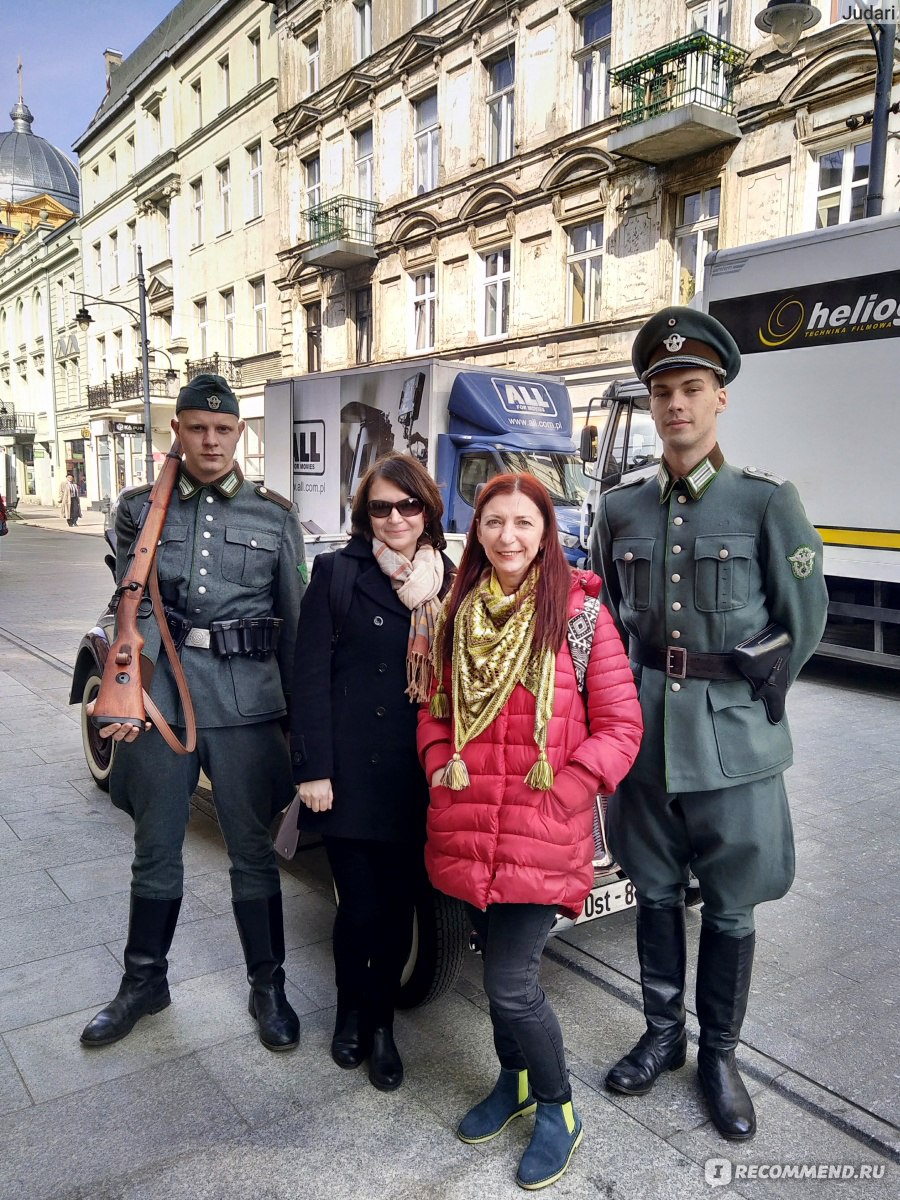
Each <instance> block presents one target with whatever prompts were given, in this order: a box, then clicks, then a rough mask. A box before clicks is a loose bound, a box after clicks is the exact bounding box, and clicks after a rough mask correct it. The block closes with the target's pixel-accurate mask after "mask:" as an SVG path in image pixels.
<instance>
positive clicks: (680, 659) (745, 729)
mask: <svg viewBox="0 0 900 1200" xmlns="http://www.w3.org/2000/svg"><path fill="white" fill-rule="evenodd" d="M632 361H633V363H634V369H635V371H636V373H637V375H638V376H639V377H640V379H642V380H643V381H644V382H645V383H646V384H647V387H648V389H649V392H650V409H651V414H652V416H653V420H654V423H655V425H656V429H657V432H658V434H659V437H660V439H661V441H662V444H663V458H662V462H661V463H660V467H659V472H658V474H657V476H656V478H655V480H654V479H649V480H646V479H641V480H637V481H635V482H634V483H623V484H622V485H620V486H619V487H618V488H614V489H612V490H611V491H609V492H607V493H606V494H605V495H604V496H603V497H602V498H601V501H600V504H599V506H598V512H597V519H596V522H595V525H594V530H593V533H592V542H591V561H592V565H593V567H594V569H595V570H597V571H598V572H599V573H601V574H602V576H603V582H604V592H605V599H606V603H607V604H608V606H609V607H610V609H611V610H612V612H613V614H614V616H615V617H616V620H617V622H618V625H619V629H620V631H621V632H622V634H623V637H624V638H625V641H626V644H627V645H628V646H629V656H630V658H631V660H632V666H633V669H634V671H635V673H636V676H637V680H638V690H639V693H640V700H641V708H642V710H643V715H644V730H645V733H644V741H643V744H642V746H641V749H640V752H639V754H638V758H637V760H636V762H635V765H634V767H633V769H632V771H631V773H630V774H629V775H628V777H627V779H626V780H625V781H624V782H623V783H622V785H621V786H620V788H619V791H618V792H617V793H616V795H615V796H614V797H612V799H611V800H610V806H609V835H610V844H611V848H612V850H613V851H614V853H615V854H616V856H617V858H618V860H619V862H620V863H621V864H622V866H623V867H624V868H625V870H626V871H627V872H628V874H629V875H630V877H631V879H632V880H633V881H634V884H635V889H636V892H637V897H638V909H637V948H638V958H639V960H640V967H641V985H642V991H643V1001H644V1015H645V1017H646V1022H647V1030H646V1032H645V1033H644V1035H643V1036H642V1037H641V1039H640V1041H639V1042H638V1043H637V1045H636V1046H635V1047H634V1049H633V1050H632V1051H631V1052H630V1053H629V1054H627V1055H626V1056H625V1057H624V1058H623V1059H621V1060H620V1061H619V1062H617V1063H616V1064H615V1066H614V1067H613V1068H612V1069H611V1070H610V1071H609V1073H608V1075H607V1078H606V1082H607V1086H608V1087H610V1088H612V1089H613V1090H615V1091H618V1092H623V1093H625V1094H626V1095H642V1094H643V1093H645V1092H647V1091H649V1090H650V1088H651V1087H652V1085H653V1083H654V1082H655V1080H656V1079H657V1077H658V1076H659V1075H660V1073H661V1072H662V1071H665V1070H674V1069H676V1068H678V1067H680V1066H682V1065H683V1064H684V1061H685V1054H686V1038H685V1032H684V1020H685V1010H684V987H685V967H686V961H685V960H686V948H685V919H684V888H685V884H686V883H687V881H688V878H689V870H690V869H693V871H694V874H695V875H696V876H697V878H698V880H699V881H700V890H701V894H702V898H703V909H702V922H701V931H700V949H699V957H698V963H697V995H696V1001H697V1017H698V1020H699V1023H700V1044H699V1052H698V1058H697V1067H698V1073H699V1077H700V1083H701V1085H702V1088H703V1091H704V1094H705V1096H706V1100H707V1103H708V1105H709V1109H710V1113H711V1116H712V1119H713V1122H714V1123H715V1125H716V1127H717V1129H718V1130H719V1132H720V1133H721V1134H722V1135H723V1136H724V1137H726V1138H730V1139H734V1140H743V1139H747V1138H750V1137H752V1136H753V1134H754V1133H755V1131H756V1116H755V1113H754V1110H753V1104H752V1102H751V1100H750V1097H749V1095H748V1094H747V1090H746V1088H745V1087H744V1084H743V1081H742V1080H741V1077H740V1075H739V1074H738V1071H737V1067H736V1066H735V1061H734V1050H735V1047H736V1046H737V1043H738V1039H739V1036H740V1031H741V1023H742V1021H743V1018H744V1014H745V1012H746V1007H747V996H748V992H749V988H750V972H751V968H752V964H753V951H754V921H753V910H754V906H755V905H757V904H759V903H761V902H762V901H765V900H774V899H777V898H778V897H780V896H783V895H784V894H785V892H787V890H788V888H789V887H790V885H791V882H792V880H793V875H794V843H793V834H792V831H791V819H790V812H789V809H788V802H787V796H786V793H785V789H784V782H783V772H784V771H785V769H786V768H787V767H789V766H790V764H791V759H792V748H791V735H790V731H789V729H788V725H787V721H786V719H785V718H784V715H783V699H784V689H785V688H786V686H787V684H788V683H790V682H791V681H792V680H793V679H794V678H795V677H796V675H797V672H798V671H799V670H800V668H801V667H802V665H803V664H804V663H805V662H806V660H807V659H808V658H809V656H810V655H811V654H812V652H813V650H814V649H815V647H816V645H817V644H818V641H819V639H820V637H821V634H822V631H823V629H824V626H825V614H826V609H827V603H828V601H827V593H826V589H825V583H824V580H823V576H822V556H821V552H822V542H821V539H820V538H819V535H818V533H817V532H816V531H815V529H814V528H813V527H812V526H811V525H810V523H809V520H808V519H807V517H806V514H805V512H804V510H803V505H802V504H801V502H800V498H799V496H798V494H797V490H796V488H794V486H793V485H792V484H790V483H786V482H784V481H782V480H780V479H778V478H776V477H775V476H772V475H769V474H767V473H766V472H764V471H757V470H755V469H752V468H745V469H743V470H741V469H739V468H736V467H732V466H730V465H729V464H728V463H726V462H725V460H724V457H723V455H722V452H721V450H720V449H719V446H718V442H717V439H716V429H717V422H718V418H719V416H720V415H721V414H722V413H724V412H725V410H726V406H727V403H728V393H727V391H726V388H725V385H726V384H727V383H730V382H731V380H733V379H734V377H735V376H736V375H737V373H738V371H739V369H740V353H739V351H738V348H737V345H736V344H735V342H734V339H733V338H732V337H731V335H730V334H729V332H728V330H727V329H725V328H724V326H723V325H721V324H720V323H719V322H718V321H716V320H715V319H714V318H712V317H710V316H707V315H706V314H705V313H702V312H695V311H694V310H693V309H688V308H666V309H663V310H662V311H661V312H658V313H657V314H656V315H655V316H653V317H651V319H650V320H649V321H647V323H646V324H645V325H644V326H643V328H642V329H641V330H640V331H639V333H638V335H637V338H636V339H635V342H634V347H633V353H632ZM773 624H774V625H775V626H776V629H774V630H767V627H769V626H770V625H773ZM764 630H766V631H767V632H766V633H765V635H764V636H763V637H762V638H757V637H756V635H759V634H761V633H762V632H763V631H764ZM788 639H789V643H790V647H791V648H790V650H789V651H787V650H786V649H785V646H786V645H787V644H788Z"/></svg>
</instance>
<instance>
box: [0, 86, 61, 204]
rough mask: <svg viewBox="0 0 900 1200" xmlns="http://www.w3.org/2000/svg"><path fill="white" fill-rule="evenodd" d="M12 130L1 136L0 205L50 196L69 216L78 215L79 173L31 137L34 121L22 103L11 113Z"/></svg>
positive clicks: (46, 144)
mask: <svg viewBox="0 0 900 1200" xmlns="http://www.w3.org/2000/svg"><path fill="white" fill-rule="evenodd" d="M9 115H10V117H11V118H12V123H13V127H12V129H11V130H9V132H8V133H0V202H2V201H4V200H10V201H12V202H13V203H21V202H22V201H23V200H30V199H31V198H32V196H43V195H45V194H46V195H48V196H52V197H53V199H54V200H58V201H59V203H60V204H64V205H65V206H66V208H68V209H71V210H72V212H75V213H77V212H78V211H79V200H78V172H77V171H76V169H75V166H74V164H73V163H71V162H70V161H69V159H68V158H66V156H65V154H63V152H62V150H57V148H56V147H55V146H51V145H50V143H49V142H48V141H46V139H44V138H42V137H38V136H37V134H35V133H32V131H31V125H32V122H33V121H34V117H33V116H32V115H31V110H30V109H29V107H28V105H27V104H26V103H25V102H24V100H19V102H18V104H16V105H14V106H13V108H12V110H11V111H10V114H9Z"/></svg>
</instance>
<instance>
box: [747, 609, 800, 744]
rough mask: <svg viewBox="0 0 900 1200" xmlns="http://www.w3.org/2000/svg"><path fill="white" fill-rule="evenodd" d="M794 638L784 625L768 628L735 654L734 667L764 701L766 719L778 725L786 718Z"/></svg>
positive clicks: (748, 639)
mask: <svg viewBox="0 0 900 1200" xmlns="http://www.w3.org/2000/svg"><path fill="white" fill-rule="evenodd" d="M791 645H792V642H791V635H790V634H789V633H788V631H787V630H786V629H785V628H784V627H783V626H782V625H776V624H772V625H767V626H766V627H765V629H762V630H760V632H759V633H755V634H754V635H753V637H750V638H747V639H746V641H743V642H740V643H739V644H738V645H737V646H735V648H734V650H733V651H732V659H733V661H734V665H735V666H736V667H737V669H738V670H739V671H740V673H741V674H742V675H743V676H744V678H745V679H746V680H747V682H748V683H749V684H750V687H751V689H752V691H753V699H754V700H762V702H763V704H764V705H765V709H766V716H767V717H768V718H769V721H770V722H771V723H772V724H773V725H777V724H778V722H779V721H780V720H781V718H782V717H783V716H784V699H785V696H786V695H787V690H788V683H789V667H790V662H791Z"/></svg>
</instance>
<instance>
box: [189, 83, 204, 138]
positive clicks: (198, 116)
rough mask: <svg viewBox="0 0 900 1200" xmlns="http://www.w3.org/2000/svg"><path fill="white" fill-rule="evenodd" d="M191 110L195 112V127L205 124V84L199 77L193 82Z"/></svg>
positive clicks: (198, 127)
mask: <svg viewBox="0 0 900 1200" xmlns="http://www.w3.org/2000/svg"><path fill="white" fill-rule="evenodd" d="M191 111H192V113H193V114H194V128H195V129H200V128H202V126H203V85H202V84H201V82H200V80H199V79H195V80H194V82H193V83H192V84H191Z"/></svg>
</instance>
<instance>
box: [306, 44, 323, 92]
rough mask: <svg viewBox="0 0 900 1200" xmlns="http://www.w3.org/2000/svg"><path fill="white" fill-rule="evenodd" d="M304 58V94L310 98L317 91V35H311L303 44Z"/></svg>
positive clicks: (318, 62) (318, 63) (318, 61)
mask: <svg viewBox="0 0 900 1200" xmlns="http://www.w3.org/2000/svg"><path fill="white" fill-rule="evenodd" d="M303 51H304V56H305V58H306V94H307V96H311V95H312V94H313V92H317V91H318V90H319V65H320V59H319V35H318V33H314V34H312V35H311V36H310V37H308V38H307V39H306V41H305V42H304V43H303Z"/></svg>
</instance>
